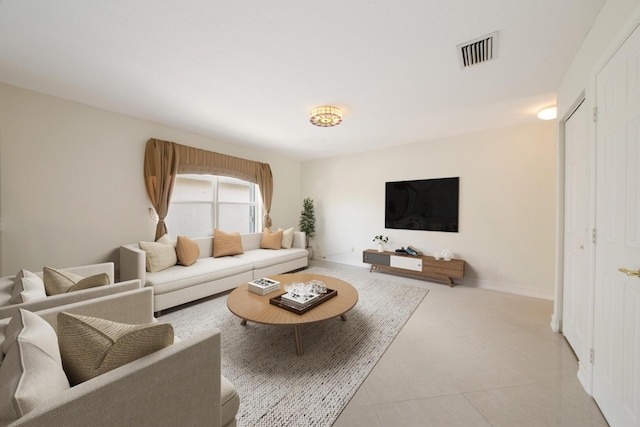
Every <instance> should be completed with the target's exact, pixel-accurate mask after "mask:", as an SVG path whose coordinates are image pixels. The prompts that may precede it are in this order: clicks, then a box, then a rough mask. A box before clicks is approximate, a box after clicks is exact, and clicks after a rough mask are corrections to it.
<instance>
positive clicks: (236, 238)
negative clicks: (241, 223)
mask: <svg viewBox="0 0 640 427" xmlns="http://www.w3.org/2000/svg"><path fill="white" fill-rule="evenodd" d="M243 253H244V250H243V249H242V238H241V237H240V233H225V232H224V231H221V230H218V229H217V228H216V229H215V230H214V231H213V257H214V258H218V257H222V256H229V255H240V254H243Z"/></svg>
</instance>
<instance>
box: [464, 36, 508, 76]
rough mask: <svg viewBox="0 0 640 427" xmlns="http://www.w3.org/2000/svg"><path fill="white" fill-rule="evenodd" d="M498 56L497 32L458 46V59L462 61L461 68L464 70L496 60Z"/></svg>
mask: <svg viewBox="0 0 640 427" xmlns="http://www.w3.org/2000/svg"><path fill="white" fill-rule="evenodd" d="M497 56H498V32H497V31H496V32H494V33H491V34H487V35H486V36H482V37H479V38H477V39H475V40H471V41H468V42H466V43H462V44H459V45H458V58H459V59H460V66H461V67H462V68H467V67H470V66H472V65H475V64H480V63H482V62H487V61H491V60H492V59H496V58H497Z"/></svg>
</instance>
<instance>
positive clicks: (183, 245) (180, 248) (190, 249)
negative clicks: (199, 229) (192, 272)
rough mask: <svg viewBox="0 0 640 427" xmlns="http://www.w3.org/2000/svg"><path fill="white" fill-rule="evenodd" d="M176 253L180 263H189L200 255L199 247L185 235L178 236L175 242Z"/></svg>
mask: <svg viewBox="0 0 640 427" xmlns="http://www.w3.org/2000/svg"><path fill="white" fill-rule="evenodd" d="M176 255H177V256H178V261H180V264H182V265H187V266H188V265H191V264H193V263H194V262H196V261H197V260H198V257H199V256H200V247H199V246H198V244H197V243H196V242H195V241H193V240H191V239H190V238H188V237H187V236H178V243H177V244H176Z"/></svg>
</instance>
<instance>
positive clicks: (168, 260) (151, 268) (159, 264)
mask: <svg viewBox="0 0 640 427" xmlns="http://www.w3.org/2000/svg"><path fill="white" fill-rule="evenodd" d="M138 246H139V247H140V249H142V250H143V251H145V252H146V253H147V271H148V272H150V273H154V272H156V271H162V270H165V269H167V268H169V267H171V266H174V265H176V264H177V263H178V256H177V255H176V248H175V247H174V246H173V242H172V241H171V239H170V238H169V236H168V235H166V234H165V235H164V236H162V237H161V238H159V239H158V240H157V241H156V242H138Z"/></svg>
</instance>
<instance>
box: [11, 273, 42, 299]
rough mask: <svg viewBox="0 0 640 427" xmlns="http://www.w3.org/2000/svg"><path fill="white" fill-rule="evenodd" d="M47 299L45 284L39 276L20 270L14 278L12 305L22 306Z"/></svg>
mask: <svg viewBox="0 0 640 427" xmlns="http://www.w3.org/2000/svg"><path fill="white" fill-rule="evenodd" d="M46 297H47V294H46V292H45V287H44V283H43V281H42V279H41V278H40V277H38V275H37V274H35V273H32V272H30V271H27V270H20V271H19V272H18V274H16V276H15V277H14V278H13V289H12V291H11V300H9V303H10V304H21V303H23V302H31V301H35V300H39V299H42V298H46Z"/></svg>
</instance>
